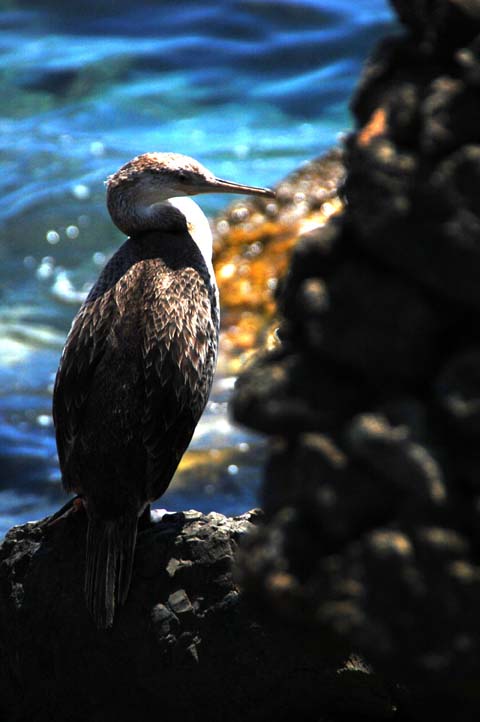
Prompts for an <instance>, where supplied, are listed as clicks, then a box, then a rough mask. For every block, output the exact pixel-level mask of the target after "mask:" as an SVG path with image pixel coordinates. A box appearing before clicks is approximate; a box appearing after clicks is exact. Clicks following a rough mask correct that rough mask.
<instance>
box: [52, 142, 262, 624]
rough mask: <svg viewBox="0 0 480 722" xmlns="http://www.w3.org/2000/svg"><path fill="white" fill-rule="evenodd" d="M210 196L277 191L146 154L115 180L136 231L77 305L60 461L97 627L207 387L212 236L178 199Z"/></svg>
mask: <svg viewBox="0 0 480 722" xmlns="http://www.w3.org/2000/svg"><path fill="white" fill-rule="evenodd" d="M208 190H211V191H212V192H215V191H216V190H217V191H218V190H220V191H222V192H250V193H257V194H262V195H265V194H266V195H268V194H271V191H267V190H266V189H255V188H248V187H242V186H236V185H234V184H229V183H228V182H226V181H220V180H218V179H216V178H215V177H214V176H213V175H212V174H211V173H210V172H209V171H207V170H206V169H204V168H203V167H202V166H200V164H198V163H197V162H196V161H194V160H193V159H191V158H187V157H186V156H178V155H175V154H145V155H144V156H139V158H136V159H134V160H133V161H130V163H127V164H126V165H125V166H123V167H122V168H121V169H120V171H118V173H116V174H115V175H114V176H112V177H111V178H110V179H109V181H108V192H107V204H108V208H109V211H110V214H111V216H112V219H113V220H114V222H115V223H116V225H117V226H118V227H119V228H121V230H123V231H124V232H125V233H127V234H129V235H130V238H128V239H127V241H126V242H125V243H124V244H123V245H122V246H121V248H120V249H119V250H118V251H117V252H116V253H115V255H114V256H113V257H112V259H111V260H110V261H109V263H108V264H107V265H106V267H105V268H104V270H103V271H102V273H101V275H100V277H99V279H98V280H97V282H96V284H95V285H94V287H93V288H92V290H91V292H90V294H89V295H88V298H87V299H86V301H85V303H84V304H83V306H82V307H81V309H80V310H79V312H78V314H77V316H76V318H75V320H74V322H73V325H72V328H71V331H70V333H69V336H68V338H67V341H66V344H65V348H64V351H63V354H62V358H61V361H60V366H59V370H58V373H57V378H56V382H55V389H54V398H53V414H54V421H55V428H56V437H57V448H58V455H59V461H60V467H61V470H62V478H63V484H64V486H65V488H66V489H67V490H69V491H73V492H75V493H77V494H79V495H80V496H81V497H82V499H83V500H84V504H85V507H86V511H87V515H88V532H87V552H86V567H87V568H86V575H85V593H86V601H87V607H88V608H89V610H90V612H91V614H92V616H93V617H94V619H95V622H96V624H97V626H98V627H99V628H107V627H109V626H111V624H112V623H113V617H114V612H115V607H116V606H117V605H118V604H119V603H120V604H121V603H123V602H124V601H125V599H126V596H127V593H128V589H129V586H130V579H131V574H132V567H133V557H134V549H135V540H136V533H137V520H138V517H139V516H140V515H141V514H142V512H143V510H144V509H145V508H146V506H147V505H148V504H149V503H150V502H152V501H154V500H155V499H157V498H158V497H159V496H161V495H162V494H163V493H164V491H165V489H166V488H167V486H168V484H169V483H170V480H171V478H172V476H173V474H174V472H175V470H176V468H177V466H178V463H179V461H180V459H181V457H182V455H183V453H184V452H185V450H186V448H187V446H188V444H189V442H190V439H191V437H192V434H193V432H194V430H195V426H196V424H197V422H198V420H199V418H200V416H201V414H202V411H203V409H204V407H205V404H206V402H207V400H208V396H209V393H210V389H211V385H212V379H213V373H214V370H215V365H216V358H217V345H218V327H219V309H218V294H217V289H216V285H215V279H214V276H213V269H212V267H211V235H210V232H209V229H208V224H207V223H206V219H205V218H204V216H203V214H201V211H200V210H199V209H198V207H197V206H196V205H195V204H194V203H193V201H190V200H189V199H182V198H178V197H176V196H180V195H187V194H192V193H197V192H207V191H208ZM209 254H210V255H209Z"/></svg>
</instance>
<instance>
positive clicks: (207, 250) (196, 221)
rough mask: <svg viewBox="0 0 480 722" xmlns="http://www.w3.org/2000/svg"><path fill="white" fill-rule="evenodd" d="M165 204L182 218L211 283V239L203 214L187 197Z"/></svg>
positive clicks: (207, 223) (212, 274)
mask: <svg viewBox="0 0 480 722" xmlns="http://www.w3.org/2000/svg"><path fill="white" fill-rule="evenodd" d="M166 203H167V204H168V205H170V207H173V208H175V209H176V210H177V211H180V213H181V214H182V215H183V216H184V218H185V221H186V224H187V230H188V232H189V234H190V236H191V237H192V238H193V240H194V241H195V243H196V245H197V246H198V248H199V250H200V253H201V254H202V256H203V258H204V261H205V264H206V266H207V268H208V270H209V272H210V276H211V278H212V282H213V281H214V279H215V276H214V272H213V265H212V253H213V239H212V231H211V230H210V224H209V222H208V220H207V217H206V215H205V213H204V212H203V211H202V209H201V208H200V206H198V205H197V204H196V203H195V201H193V200H192V199H191V198H189V197H188V196H180V197H176V198H169V199H168V201H167V202H166Z"/></svg>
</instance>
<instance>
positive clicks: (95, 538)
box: [85, 514, 137, 629]
mask: <svg viewBox="0 0 480 722" xmlns="http://www.w3.org/2000/svg"><path fill="white" fill-rule="evenodd" d="M136 540H137V515H136V514H133V515H125V516H121V517H119V518H117V519H108V520H102V519H95V518H93V519H89V520H88V529H87V555H86V569H85V598H86V602H87V608H88V610H89V612H90V614H91V615H92V617H93V619H94V620H95V624H96V625H97V627H98V629H108V628H109V627H111V626H112V624H113V617H114V614H115V608H116V607H117V606H118V605H119V604H123V603H124V602H125V600H126V598H127V594H128V590H129V588H130V581H131V578H132V568H133V557H134V554H135V543H136Z"/></svg>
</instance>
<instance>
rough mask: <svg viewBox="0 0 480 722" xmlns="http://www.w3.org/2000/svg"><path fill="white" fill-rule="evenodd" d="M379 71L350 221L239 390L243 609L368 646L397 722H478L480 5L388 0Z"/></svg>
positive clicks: (349, 151) (373, 70) (350, 174)
mask: <svg viewBox="0 0 480 722" xmlns="http://www.w3.org/2000/svg"><path fill="white" fill-rule="evenodd" d="M393 4H394V6H395V7H396V8H397V9H398V11H399V14H400V18H401V20H402V21H403V22H404V23H405V24H406V25H407V27H408V32H407V33H406V34H404V35H402V36H397V37H395V38H388V39H386V40H385V41H383V42H382V43H381V45H380V46H379V48H378V49H377V50H376V51H375V52H374V54H373V56H372V58H371V60H370V61H369V63H368V64H367V67H366V70H365V72H364V75H363V78H362V81H361V83H360V87H359V89H358V91H357V93H356V94H355V97H354V100H353V103H352V108H353V110H354V113H355V116H356V120H357V127H356V129H355V132H353V133H352V134H351V135H350V137H349V138H348V140H347V143H346V155H345V165H346V177H345V182H344V195H345V200H346V204H345V208H344V210H343V212H342V213H341V215H339V216H337V217H336V218H335V219H334V220H333V221H330V222H329V223H328V224H327V225H326V226H325V227H324V228H323V229H322V230H321V231H316V232H315V233H313V234H310V235H309V236H307V237H306V238H301V239H300V240H299V243H298V246H297V247H296V248H295V250H294V253H293V256H292V261H291V264H290V268H289V270H288V273H287V274H286V277H285V279H284V282H283V283H281V284H279V291H278V297H277V302H278V307H279V311H280V314H281V317H280V321H279V329H278V338H279V339H280V341H281V343H280V347H279V348H276V349H275V351H273V352H272V351H270V352H267V353H265V352H263V353H262V354H260V355H259V357H258V358H257V359H256V361H254V362H253V363H252V365H251V366H250V368H249V369H247V370H246V372H245V374H244V375H243V377H241V378H240V379H239V381H238V383H237V386H236V389H235V393H234V397H233V400H232V405H231V407H232V411H233V414H234V417H235V418H237V419H238V420H240V421H241V422H242V423H244V424H246V425H250V426H252V427H253V428H257V429H261V430H263V431H266V432H267V433H268V434H270V435H271V437H272V438H271V441H270V453H269V459H268V461H267V465H266V470H265V475H264V481H263V486H262V492H261V493H262V503H263V505H264V509H265V513H266V516H265V520H264V522H263V523H262V524H261V525H259V526H258V527H256V529H255V530H254V532H252V534H249V535H248V536H247V537H246V539H245V540H244V542H243V544H242V548H243V551H242V553H241V557H240V560H239V570H238V575H239V579H240V580H241V583H242V585H243V587H244V589H245V592H246V594H247V596H248V598H249V599H250V600H251V602H252V604H256V606H257V608H258V609H259V611H260V610H261V611H262V613H263V614H265V615H268V617H269V619H270V620H271V621H272V623H273V621H274V620H275V619H276V620H277V624H278V625H279V627H280V628H281V627H282V626H284V625H285V623H286V620H288V622H289V623H291V624H294V625H296V626H297V629H298V639H299V641H298V643H299V645H301V644H302V643H303V641H304V640H305V639H308V640H311V639H317V640H318V643H319V644H321V645H322V647H323V648H325V649H327V648H329V645H331V644H333V645H334V646H335V645H337V647H338V645H340V647H342V648H343V649H344V650H345V651H351V650H357V651H358V652H359V653H361V655H362V658H363V659H364V660H366V662H367V664H372V665H373V667H374V669H376V670H377V671H378V672H380V671H381V673H382V675H384V676H385V677H386V678H387V679H388V680H389V684H391V685H393V686H394V687H395V694H394V696H395V703H396V706H397V712H398V716H399V719H402V720H407V721H409V720H422V719H430V718H438V719H448V718H450V719H461V720H462V722H463V721H466V720H472V722H473V720H476V719H478V713H479V709H480V656H479V649H478V646H479V644H480V621H479V619H478V615H477V613H476V610H477V609H478V608H479V605H480V532H479V529H480V482H479V478H480V453H479V451H478V439H479V434H480V352H479V349H480V319H479V312H480V282H479V279H480V211H479V208H480V196H479V187H480V135H479V127H480V116H479V110H478V108H479V103H478V100H479V87H480V52H479V48H480V3H479V2H476V1H474V0H465V1H463V0H431V1H430V0H425V1H422V2H404V0H395V2H394V3H393Z"/></svg>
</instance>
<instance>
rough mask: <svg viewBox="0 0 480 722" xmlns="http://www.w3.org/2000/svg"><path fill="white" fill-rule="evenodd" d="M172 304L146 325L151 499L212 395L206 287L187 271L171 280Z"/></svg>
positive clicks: (145, 424)
mask: <svg viewBox="0 0 480 722" xmlns="http://www.w3.org/2000/svg"><path fill="white" fill-rule="evenodd" d="M156 292H157V293H162V292H163V293H166V294H168V304H156V305H155V308H156V309H157V312H156V313H155V314H149V315H148V316H147V321H146V324H145V335H144V345H143V349H142V353H143V368H144V374H145V377H144V382H145V391H146V402H145V409H144V414H143V418H142V434H143V443H144V446H145V449H146V451H147V456H148V464H147V467H148V468H147V483H148V487H149V489H148V495H149V498H151V499H153V498H158V496H160V495H161V494H162V493H163V492H164V491H165V489H166V487H167V486H168V484H169V483H170V480H171V478H172V476H173V474H174V472H175V469H176V468H177V465H178V463H179V461H180V459H181V457H182V455H183V453H184V451H185V449H186V448H187V446H188V444H189V442H190V439H191V437H192V434H193V432H194V430H195V426H196V425H197V422H198V420H199V418H200V415H201V413H202V411H203V408H204V406H205V403H206V400H207V398H208V394H209V392H210V386H211V377H212V376H213V369H214V366H215V358H216V343H217V339H216V333H217V329H216V326H215V322H214V320H212V309H211V299H210V297H209V292H208V289H207V287H206V285H205V282H204V281H203V280H202V278H201V277H200V276H198V275H197V274H192V273H191V272H188V271H186V272H185V274H178V273H177V274H176V275H175V276H174V277H172V278H171V279H169V285H168V288H164V289H160V288H158V287H157V289H156Z"/></svg>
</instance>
